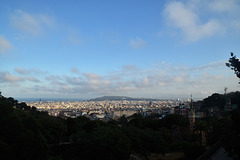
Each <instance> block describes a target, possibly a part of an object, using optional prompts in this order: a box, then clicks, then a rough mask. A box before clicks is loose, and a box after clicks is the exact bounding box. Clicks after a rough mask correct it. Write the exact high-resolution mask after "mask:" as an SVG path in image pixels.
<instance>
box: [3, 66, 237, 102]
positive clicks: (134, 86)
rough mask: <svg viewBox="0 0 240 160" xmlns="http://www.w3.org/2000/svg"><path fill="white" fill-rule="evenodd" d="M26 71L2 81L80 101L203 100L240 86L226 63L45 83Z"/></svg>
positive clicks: (128, 69) (50, 78)
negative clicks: (116, 97)
mask: <svg viewBox="0 0 240 160" xmlns="http://www.w3.org/2000/svg"><path fill="white" fill-rule="evenodd" d="M16 71H18V72H16ZM26 71H31V69H29V70H28V69H25V70H23V69H15V72H13V73H15V74H16V75H14V74H11V73H9V72H0V82H3V84H6V86H12V85H13V84H16V82H17V84H21V85H19V86H18V87H16V90H18V88H21V90H22V88H23V89H25V90H33V91H34V92H36V93H35V94H44V95H49V96H53V95H59V96H62V97H64V96H65V97H69V96H72V97H80V98H83V97H84V98H85V97H96V96H103V95H127V96H132V97H141V96H142V97H161V98H181V97H183V98H184V97H185V98H186V97H189V95H190V94H191V93H192V94H194V97H200V98H201V97H205V96H208V95H206V94H207V93H209V95H210V94H211V93H214V92H220V93H222V92H223V88H224V87H225V86H227V87H228V88H230V89H231V90H234V89H235V88H236V86H237V85H238V79H237V78H236V77H235V75H234V74H233V73H232V71H231V70H230V69H228V68H227V67H226V66H225V64H224V61H219V62H212V63H209V64H205V65H201V66H195V67H190V66H181V65H178V66H176V65H175V66H174V65H170V64H168V63H167V62H165V63H163V64H162V65H159V66H153V67H151V68H144V69H141V68H138V67H136V66H131V65H128V66H123V68H122V69H121V70H118V71H115V72H111V73H109V74H107V75H99V74H96V73H78V74H77V76H69V75H51V74H49V73H48V74H47V75H46V77H45V80H44V79H41V78H40V77H39V75H36V76H29V74H28V72H26ZM18 75H20V76H18ZM70 75H71V74H70ZM229 75H230V76H229ZM116 77H118V78H116ZM36 83H37V85H36Z"/></svg>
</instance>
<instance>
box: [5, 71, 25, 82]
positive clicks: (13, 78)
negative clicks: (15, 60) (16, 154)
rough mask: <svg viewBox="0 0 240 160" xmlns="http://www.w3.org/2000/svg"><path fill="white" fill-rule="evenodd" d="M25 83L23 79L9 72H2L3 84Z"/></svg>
mask: <svg viewBox="0 0 240 160" xmlns="http://www.w3.org/2000/svg"><path fill="white" fill-rule="evenodd" d="M19 81H24V79H23V78H22V77H19V76H15V75H12V74H11V73H9V72H0V82H3V83H12V82H19Z"/></svg>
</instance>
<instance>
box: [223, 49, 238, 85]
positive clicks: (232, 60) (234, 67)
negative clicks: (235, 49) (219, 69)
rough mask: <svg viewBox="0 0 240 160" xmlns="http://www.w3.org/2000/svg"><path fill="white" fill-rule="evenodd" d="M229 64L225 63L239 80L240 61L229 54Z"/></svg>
mask: <svg viewBox="0 0 240 160" xmlns="http://www.w3.org/2000/svg"><path fill="white" fill-rule="evenodd" d="M228 62H229V63H226V66H227V67H229V68H231V69H232V70H233V71H234V73H235V74H236V76H237V77H238V78H240V61H239V59H237V58H236V56H235V55H234V54H233V53H231V58H229V60H228ZM239 83H240V82H239Z"/></svg>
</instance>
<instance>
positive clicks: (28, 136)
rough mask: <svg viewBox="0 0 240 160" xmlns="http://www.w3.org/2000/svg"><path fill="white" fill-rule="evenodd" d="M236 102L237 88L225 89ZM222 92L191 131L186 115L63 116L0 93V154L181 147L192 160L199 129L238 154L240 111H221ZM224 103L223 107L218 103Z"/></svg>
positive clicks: (118, 153) (63, 159)
mask: <svg viewBox="0 0 240 160" xmlns="http://www.w3.org/2000/svg"><path fill="white" fill-rule="evenodd" d="M229 96H231V97H232V99H233V101H234V103H236V104H237V105H238V107H239V104H240V102H239V100H240V93H239V92H235V93H231V94H229ZM224 104H225V101H224V96H223V95H220V94H213V95H212V96H210V97H208V98H206V99H205V100H204V101H203V102H202V108H203V110H205V111H207V110H208V107H211V106H216V105H217V106H219V107H220V112H219V114H218V115H217V116H215V115H210V113H208V115H209V116H207V117H205V118H202V119H199V120H196V125H195V131H198V132H194V133H191V134H190V132H189V121H188V119H187V118H185V117H183V116H181V115H176V114H171V115H167V116H165V117H164V118H163V119H159V116H160V115H158V114H152V115H150V116H147V117H142V115H141V114H134V115H133V116H132V117H130V118H128V119H127V118H126V117H124V116H123V117H121V118H120V119H118V120H110V121H108V122H104V121H100V120H94V121H90V120H89V119H88V118H86V117H79V118H77V119H71V118H69V119H62V118H56V117H51V116H49V115H48V114H47V113H46V112H39V111H37V110H36V108H35V107H29V106H27V105H26V104H25V103H18V102H17V101H16V100H14V99H13V98H5V97H2V98H0V155H1V157H6V159H25V160H28V159H29V160H30V159H31V160H32V159H35V160H46V159H49V160H79V159H83V160H88V159H89V160H90V159H105V160H110V159H119V160H124V159H126V160H128V159H130V156H131V155H136V156H138V157H141V158H143V159H148V157H149V155H150V154H151V153H156V154H165V153H169V152H182V153H184V157H182V158H181V159H196V158H197V157H199V156H200V155H201V154H203V152H205V151H206V149H205V148H206V147H205V146H204V145H202V143H201V138H200V136H199V134H198V133H200V132H199V131H204V132H205V133H206V135H207V137H206V138H207V144H206V145H207V146H211V145H213V144H215V143H216V142H217V141H219V140H221V145H222V146H223V147H224V148H225V150H226V151H227V153H228V154H229V155H230V156H232V157H234V158H235V159H238V158H239V155H240V146H239V144H240V137H239V134H240V113H239V111H238V110H234V111H229V112H224ZM221 107H222V108H221Z"/></svg>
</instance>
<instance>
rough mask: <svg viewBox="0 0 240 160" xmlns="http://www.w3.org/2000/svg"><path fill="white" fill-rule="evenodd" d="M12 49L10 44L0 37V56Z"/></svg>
mask: <svg viewBox="0 0 240 160" xmlns="http://www.w3.org/2000/svg"><path fill="white" fill-rule="evenodd" d="M12 48H13V46H12V44H11V43H10V42H9V41H8V40H7V39H6V38H4V37H3V36H1V35H0V54H3V53H6V52H8V51H10V50H11V49H12Z"/></svg>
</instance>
